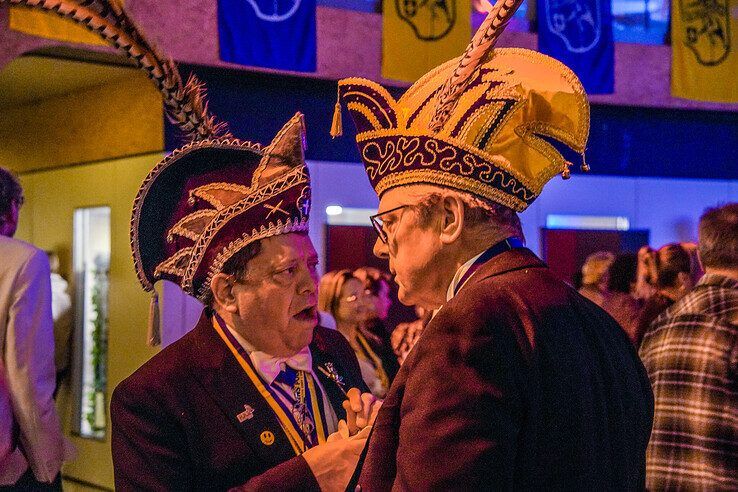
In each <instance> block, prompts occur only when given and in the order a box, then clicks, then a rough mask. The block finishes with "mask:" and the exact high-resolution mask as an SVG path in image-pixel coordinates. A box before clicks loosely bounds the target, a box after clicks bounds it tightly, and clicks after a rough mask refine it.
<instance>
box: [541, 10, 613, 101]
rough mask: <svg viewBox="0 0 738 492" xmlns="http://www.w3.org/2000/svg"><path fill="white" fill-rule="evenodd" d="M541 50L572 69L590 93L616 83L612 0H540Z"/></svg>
mask: <svg viewBox="0 0 738 492" xmlns="http://www.w3.org/2000/svg"><path fill="white" fill-rule="evenodd" d="M537 1H538V3H537V9H538V51H540V52H541V53H545V54H547V55H549V56H552V57H554V58H556V59H557V60H559V61H561V62H562V63H564V64H565V65H566V66H568V67H569V68H571V69H572V70H573V71H574V73H576V74H577V76H578V77H579V79H580V80H581V81H582V85H583V86H584V89H585V90H586V91H587V93H588V94H610V93H612V92H613V91H614V88H615V87H614V86H615V46H614V42H613V37H612V12H611V3H610V0H537Z"/></svg>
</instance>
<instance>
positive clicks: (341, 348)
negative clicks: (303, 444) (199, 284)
mask: <svg viewBox="0 0 738 492" xmlns="http://www.w3.org/2000/svg"><path fill="white" fill-rule="evenodd" d="M310 349H311V352H312V356H313V367H314V368H315V371H314V372H315V373H316V374H317V375H318V379H319V380H320V383H321V384H322V386H323V388H324V389H325V391H326V394H327V396H328V398H329V400H330V402H331V404H332V406H333V409H334V410H335V412H336V415H337V416H338V418H339V419H341V418H345V411H344V410H343V408H342V406H341V403H342V402H343V400H344V397H343V394H342V393H341V392H340V389H339V388H338V387H337V386H336V383H334V382H332V381H330V380H328V378H326V377H324V376H323V373H322V372H320V371H319V370H317V366H318V365H322V364H324V363H326V362H332V363H333V365H334V366H335V369H336V372H337V373H338V374H339V375H341V376H343V378H344V380H345V383H346V386H347V387H352V386H356V387H358V388H360V389H361V390H362V391H368V389H367V388H366V385H365V384H364V382H363V380H362V379H361V371H360V370H359V365H358V362H357V361H356V356H355V355H354V352H353V350H352V349H351V347H350V346H349V344H348V342H346V340H345V339H344V338H343V336H341V334H340V333H338V332H336V331H333V330H329V329H327V328H322V327H318V328H316V330H315V336H314V338H313V343H312V344H311V345H310ZM244 405H249V406H251V407H252V408H253V409H254V412H253V418H251V419H247V420H244V421H243V422H242V423H241V422H239V421H238V418H237V415H238V414H239V413H241V412H243V411H244ZM110 413H111V419H112V450H113V466H114V470H115V488H116V490H161V491H164V490H166V491H171V490H224V489H228V488H230V487H234V486H237V485H240V484H243V483H245V482H247V488H248V489H265V490H318V484H317V482H316V481H315V477H314V476H313V475H312V473H311V472H310V468H309V467H308V465H307V462H306V461H305V459H304V458H302V457H296V456H295V453H294V451H293V449H292V447H291V445H290V444H289V441H288V440H287V435H286V434H285V433H284V431H283V430H282V428H281V426H280V424H279V421H278V420H277V417H276V416H275V415H274V413H273V412H272V410H271V409H270V408H269V406H268V404H267V403H266V401H265V400H264V399H263V398H262V397H261V396H260V395H259V394H258V392H257V390H256V388H255V387H254V386H253V384H252V383H251V382H250V381H249V380H248V378H247V376H246V375H245V373H244V372H243V369H242V368H241V367H240V366H239V365H238V362H237V361H236V359H235V357H233V355H232V354H231V352H230V351H229V350H228V348H227V347H226V345H225V343H223V341H222V340H221V338H220V336H219V335H218V334H217V333H216V332H215V330H214V329H213V326H212V324H211V321H210V319H209V318H208V317H206V316H205V315H203V316H202V317H201V318H200V321H199V322H198V324H197V326H196V327H195V328H194V329H193V330H192V331H191V332H190V333H188V334H187V335H185V336H184V337H183V338H182V339H180V340H178V341H177V342H175V343H173V344H172V345H170V346H169V347H167V348H165V349H164V350H162V351H161V352H160V353H158V354H157V355H155V356H154V357H153V358H152V359H151V360H149V361H148V362H147V363H146V364H144V365H143V366H142V367H141V368H140V369H138V370H137V371H136V372H135V373H133V375H131V376H130V377H129V378H127V379H126V380H124V381H123V382H121V383H120V384H119V385H118V387H117V388H116V389H115V391H114V392H113V397H112V401H111V403H110ZM264 431H271V432H272V433H273V434H274V436H275V438H274V442H273V443H272V444H270V445H266V444H264V443H262V440H261V437H260V436H261V433H262V432H264Z"/></svg>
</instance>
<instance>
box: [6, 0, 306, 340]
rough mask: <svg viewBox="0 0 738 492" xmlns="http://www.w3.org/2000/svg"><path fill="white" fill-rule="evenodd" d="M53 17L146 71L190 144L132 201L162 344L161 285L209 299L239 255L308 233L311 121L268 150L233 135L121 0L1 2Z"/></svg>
mask: <svg viewBox="0 0 738 492" xmlns="http://www.w3.org/2000/svg"><path fill="white" fill-rule="evenodd" d="M3 3H9V4H11V5H20V6H26V7H32V8H38V9H42V10H47V11H52V12H55V13H57V14H59V15H61V16H64V17H67V18H69V19H72V20H74V21H76V22H78V23H80V24H82V25H84V26H85V27H87V28H88V29H89V30H91V31H93V32H95V33H97V34H98V35H99V36H101V37H102V38H103V39H105V40H106V41H107V42H109V43H110V44H111V45H113V46H115V48H116V49H117V50H118V51H119V52H121V53H122V54H124V55H125V56H127V57H128V58H129V59H131V60H132V61H133V62H134V63H135V64H136V65H137V66H138V67H139V68H141V69H143V70H144V71H145V72H146V74H147V75H148V77H149V78H150V79H151V81H152V82H153V83H154V85H156V87H157V88H158V89H159V90H160V92H161V93H162V95H163V100H164V105H165V108H166V110H167V114H168V117H169V119H170V120H171V121H172V122H173V123H175V124H176V125H177V126H179V128H180V129H181V130H183V131H184V132H185V133H186V135H187V137H188V138H189V140H190V143H189V144H187V145H185V146H183V147H181V148H179V149H177V150H175V151H174V152H172V153H171V154H170V155H169V156H167V157H166V158H165V159H164V160H162V161H161V162H159V163H158V164H157V165H156V166H155V167H154V168H153V169H152V170H151V172H149V174H148V176H146V179H145V180H144V182H143V184H142V185H141V188H140V189H139V191H138V194H137V196H136V199H135V200H134V202H133V214H132V218H131V249H132V253H133V260H134V264H135V268H136V273H137V275H138V279H139V281H140V282H141V285H142V286H143V288H144V290H146V291H149V292H152V294H153V297H152V308H151V313H150V318H151V319H150V330H149V340H148V341H149V343H150V344H152V345H153V344H158V343H159V334H158V308H157V298H156V290H155V289H154V284H155V283H156V282H157V281H158V280H161V279H166V280H170V281H172V282H175V283H177V284H179V286H180V287H181V288H182V289H183V290H184V291H185V292H187V293H188V294H190V295H192V296H193V297H196V298H197V299H200V300H204V299H205V298H206V297H207V295H208V292H209V289H210V280H211V279H212V277H213V275H215V274H216V273H218V272H220V271H221V269H222V267H223V265H224V264H225V263H226V262H227V261H228V259H229V258H231V257H232V256H233V255H234V254H235V253H236V252H238V251H239V250H241V249H242V248H244V247H245V246H246V245H248V244H250V243H252V242H254V241H258V240H260V239H263V238H266V237H270V236H276V235H280V234H286V233H289V232H297V231H307V230H308V213H309V209H310V177H309V175H308V170H307V167H306V166H305V157H304V150H305V124H304V119H303V116H302V114H300V113H297V114H295V116H293V117H292V118H291V119H290V120H289V121H288V122H287V123H286V124H285V125H284V127H283V128H282V129H281V130H280V131H279V133H277V135H276V136H275V137H274V139H273V140H272V142H271V143H270V144H269V145H267V146H262V145H259V144H256V143H251V142H247V141H242V140H238V139H236V138H234V137H233V136H232V135H230V134H229V133H228V132H227V130H226V126H225V125H224V124H223V123H218V122H217V121H216V120H215V118H214V117H213V116H212V115H210V114H209V112H208V109H207V103H206V101H205V99H204V92H203V86H202V84H201V83H200V82H199V81H198V80H197V79H195V78H194V77H190V79H189V80H188V82H187V83H186V84H185V83H183V82H182V78H181V76H180V74H179V71H178V70H177V67H176V65H175V64H174V63H173V62H172V60H171V59H169V58H167V57H165V56H163V55H162V54H161V53H160V52H159V51H158V50H157V49H156V47H155V46H154V45H152V44H151V43H150V42H149V41H148V40H147V39H146V37H145V36H144V35H143V33H142V31H141V30H140V29H139V28H138V27H137V26H136V25H135V23H134V22H133V21H132V20H131V18H130V17H129V16H128V15H127V13H126V12H125V10H123V8H121V6H120V5H118V4H117V3H114V1H113V0H87V1H80V2H74V1H71V0H0V4H3Z"/></svg>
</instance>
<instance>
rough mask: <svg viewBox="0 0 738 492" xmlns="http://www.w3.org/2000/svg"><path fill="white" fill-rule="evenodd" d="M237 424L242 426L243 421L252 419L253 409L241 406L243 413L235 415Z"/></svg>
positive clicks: (248, 406)
mask: <svg viewBox="0 0 738 492" xmlns="http://www.w3.org/2000/svg"><path fill="white" fill-rule="evenodd" d="M236 418H237V419H238V422H239V423H241V424H243V423H244V422H245V421H247V420H249V419H252V418H254V409H253V408H252V407H251V406H250V405H244V406H243V412H241V413H239V414H238V415H236Z"/></svg>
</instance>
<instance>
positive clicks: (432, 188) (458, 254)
mask: <svg viewBox="0 0 738 492" xmlns="http://www.w3.org/2000/svg"><path fill="white" fill-rule="evenodd" d="M518 4H519V0H501V1H499V2H498V3H497V4H496V5H495V6H494V7H493V9H492V11H491V12H490V14H489V16H488V18H487V20H486V21H485V23H484V24H483V25H482V27H481V28H480V30H479V32H477V34H476V35H475V37H474V39H473V40H472V42H471V44H470V45H469V47H468V48H467V51H466V52H465V53H464V55H463V56H462V57H461V58H458V59H455V60H452V61H449V62H448V63H446V64H444V65H442V66H440V67H437V68H436V69H434V70H432V71H431V72H429V73H428V74H426V75H425V76H424V77H422V78H421V79H420V80H419V81H418V82H416V83H415V84H414V85H413V86H412V87H411V88H410V89H409V90H408V91H407V92H406V93H405V94H404V95H403V96H402V97H401V98H400V99H399V100H395V99H394V98H393V97H392V96H391V95H390V94H389V93H388V92H387V91H386V90H385V89H384V88H382V87H381V86H380V85H378V84H376V83H373V82H371V81H368V80H363V79H346V80H342V81H340V83H339V95H340V99H341V101H342V102H343V104H344V105H346V106H347V107H348V109H349V111H350V112H351V115H352V117H353V120H354V123H355V125H356V128H357V137H356V140H357V143H358V146H359V150H360V153H361V156H362V159H363V161H364V165H365V167H366V171H367V174H368V175H369V179H370V181H371V184H372V186H373V187H374V189H375V191H376V193H377V195H378V196H379V198H380V203H379V211H378V212H379V213H378V214H377V215H375V216H374V217H373V218H372V220H373V223H374V225H375V228H376V229H377V232H378V234H379V239H378V240H377V242H376V245H375V248H374V252H375V254H376V255H378V256H380V257H386V258H389V264H390V269H391V271H392V273H393V274H394V275H395V279H396V281H397V283H398V285H399V297H400V300H401V301H402V302H403V303H405V304H420V305H425V306H436V307H440V309H439V310H438V311H437V312H436V313H435V317H434V318H433V320H432V321H431V322H430V323H429V325H428V326H427V328H426V329H425V331H424V332H423V334H422V335H421V337H420V340H419V341H418V343H417V345H416V346H415V347H414V349H413V350H412V351H411V352H410V355H409V356H408V357H407V360H406V361H405V364H404V365H403V366H402V368H401V370H400V372H399V374H398V375H397V378H396V379H395V381H394V383H393V385H392V386H391V389H390V390H389V392H388V394H387V396H386V398H385V400H384V404H383V406H382V409H381V410H380V411H379V414H378V416H377V419H376V422H375V423H374V431H373V434H372V435H371V437H370V438H369V443H368V445H367V449H366V452H365V457H364V458H362V460H363V462H362V463H361V464H360V466H359V467H358V469H357V472H356V473H355V476H354V479H355V480H354V481H355V482H356V483H357V484H358V485H359V486H360V487H361V489H362V490H371V491H375V490H390V489H392V490H454V489H464V490H480V489H490V488H492V489H552V490H559V489H574V488H576V489H583V490H612V489H616V490H632V489H641V488H643V486H644V463H645V450H646V445H647V443H648V439H649V433H650V429H651V421H652V410H653V401H652V394H651V390H650V386H649V383H648V379H647V378H646V374H645V372H644V369H643V366H642V364H641V363H640V361H639V360H638V356H637V354H636V353H635V351H634V350H633V348H632V346H631V344H630V342H629V341H628V339H627V337H626V336H625V334H624V333H623V331H622V329H620V327H619V326H618V325H617V323H616V322H615V321H614V320H613V319H612V318H611V317H610V316H608V315H607V314H606V313H605V312H604V311H602V310H601V309H600V308H599V307H597V306H596V305H595V304H593V303H591V302H590V301H588V300H586V299H585V298H583V297H582V296H581V295H579V294H578V293H577V292H576V291H574V290H573V289H571V288H570V287H569V286H567V285H566V284H564V283H563V282H562V281H560V280H559V279H557V278H555V277H554V275H553V274H552V272H551V271H550V270H549V269H548V268H547V266H546V265H545V264H544V263H543V262H542V261H541V260H540V259H538V258H537V257H536V256H535V255H534V254H533V253H532V252H531V251H530V250H528V249H526V248H525V247H524V245H523V236H522V231H521V227H520V221H519V219H518V215H517V213H518V212H521V211H523V210H525V208H526V207H527V206H528V205H530V203H531V202H532V201H533V200H534V199H535V198H536V197H537V196H538V195H539V193H540V192H541V191H542V188H543V186H544V184H545V183H546V182H547V181H548V180H549V179H551V178H552V177H554V176H555V175H557V174H559V173H562V174H564V176H565V177H568V174H569V169H568V166H569V163H568V162H566V161H565V160H564V158H563V157H562V155H561V154H560V153H559V151H558V150H557V148H556V147H555V145H559V144H564V145H566V146H568V147H570V148H572V149H573V150H574V151H576V152H578V153H580V154H583V152H584V149H585V145H586V141H587V136H588V131H589V105H588V102H587V98H586V95H585V93H584V91H583V89H582V86H581V84H580V82H579V80H578V79H577V77H576V76H575V75H574V73H573V72H572V71H571V70H569V69H568V68H567V67H565V66H564V65H562V64H561V63H559V62H558V61H556V60H554V59H552V58H549V57H547V56H544V55H541V54H539V53H537V52H534V51H529V50H524V49H494V50H492V46H493V44H494V41H495V40H496V39H497V37H498V36H499V34H500V31H501V29H502V27H504V25H505V23H506V22H507V20H508V19H509V18H510V16H512V13H513V12H514V10H515V9H516V8H517V6H518ZM336 126H338V125H336Z"/></svg>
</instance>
